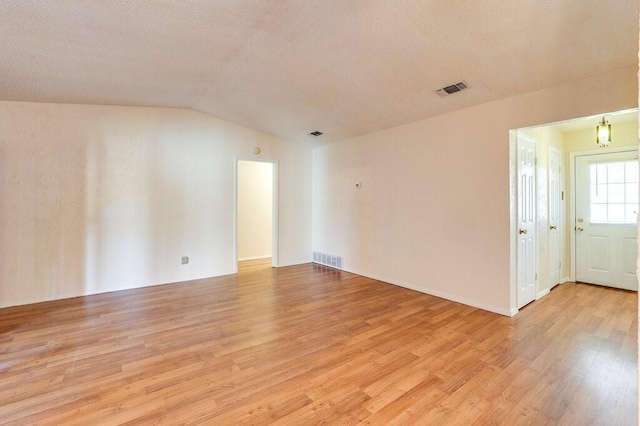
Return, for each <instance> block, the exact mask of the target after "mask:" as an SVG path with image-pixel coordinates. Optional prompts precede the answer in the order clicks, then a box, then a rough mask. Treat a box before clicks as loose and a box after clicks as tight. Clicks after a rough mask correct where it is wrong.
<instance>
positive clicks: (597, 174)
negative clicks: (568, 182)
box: [575, 150, 638, 290]
mask: <svg viewBox="0 0 640 426" xmlns="http://www.w3.org/2000/svg"><path fill="white" fill-rule="evenodd" d="M637 158H638V156H637V153H636V151H635V150H634V151H627V152H611V153H604V154H594V155H582V156H576V157H575V188H576V196H575V212H576V216H575V217H576V222H575V257H576V281H580V282H585V283H591V284H600V285H606V286H610V287H617V288H623V289H628V290H637V289H638V281H637V278H636V274H635V271H636V259H637V256H638V249H637V243H636V239H637V225H636V223H637V219H638V159H637Z"/></svg>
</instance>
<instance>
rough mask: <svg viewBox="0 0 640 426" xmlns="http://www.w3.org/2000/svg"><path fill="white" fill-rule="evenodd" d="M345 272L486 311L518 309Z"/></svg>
mask: <svg viewBox="0 0 640 426" xmlns="http://www.w3.org/2000/svg"><path fill="white" fill-rule="evenodd" d="M342 270H343V271H345V272H350V273H352V274H357V275H362V276H363V277H367V278H371V279H374V280H378V281H382V282H385V283H388V284H392V285H397V286H398V287H403V288H406V289H409V290H413V291H417V292H420V293H424V294H429V295H431V296H436V297H440V298H442V299H447V300H451V301H453V302H457V303H462V304H463V305H467V306H472V307H474V308H478V309H482V310H484V311H489V312H493V313H496V314H500V315H505V316H508V317H512V316H514V315H515V314H516V313H517V312H518V310H517V309H515V312H514V309H503V308H499V307H496V306H491V305H487V304H484V303H478V302H476V301H473V300H469V299H466V298H464V297H460V296H458V295H454V294H450V293H446V292H442V291H437V290H432V289H424V288H420V287H417V286H415V285H412V284H407V283H402V282H399V281H396V280H391V279H389V278H385V277H381V276H378V275H375V274H369V273H363V272H359V271H356V270H353V269H342Z"/></svg>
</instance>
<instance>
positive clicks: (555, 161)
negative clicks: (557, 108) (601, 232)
mask: <svg viewBox="0 0 640 426" xmlns="http://www.w3.org/2000/svg"><path fill="white" fill-rule="evenodd" d="M561 176H562V162H561V158H560V151H557V150H554V149H550V150H549V275H550V276H549V285H550V286H551V288H553V287H554V286H555V285H556V284H559V283H560V279H561V277H560V271H561V269H562V263H561V258H560V253H562V251H561V241H560V235H561V233H560V229H561V224H562V182H561Z"/></svg>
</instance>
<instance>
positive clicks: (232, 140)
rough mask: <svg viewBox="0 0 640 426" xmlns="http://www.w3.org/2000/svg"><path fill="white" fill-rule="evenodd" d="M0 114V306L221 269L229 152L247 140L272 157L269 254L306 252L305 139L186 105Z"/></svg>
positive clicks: (229, 263)
mask: <svg viewBox="0 0 640 426" xmlns="http://www.w3.org/2000/svg"><path fill="white" fill-rule="evenodd" d="M0 117H2V119H1V120H0V307H3V306H12V305H20V304H26V303H33V302H40V301H44V300H53V299H61V298H67V297H73V296H78V295H86V294H93V293H101V292H107V291H114V290H121V289H128V288H134V287H143V286H148V285H155V284H162V283H168V282H178V281H187V280H192V279H198V278H206V277H213V276H218V275H224V274H229V273H232V272H233V271H234V269H235V254H234V244H235V243H234V220H235V218H234V207H233V205H234V191H235V189H234V185H235V182H234V179H235V177H234V170H235V158H236V156H244V157H249V156H252V154H251V150H252V148H253V147H254V146H256V145H257V146H260V147H261V149H262V154H261V155H260V156H259V157H260V158H264V159H269V160H277V161H279V167H280V188H279V189H280V191H279V212H280V229H279V232H280V235H279V237H280V238H279V240H280V246H279V248H280V250H279V255H280V263H281V264H282V265H286V264H294V263H302V262H308V261H310V258H311V256H310V253H311V233H310V230H309V223H310V222H311V196H310V193H309V191H308V188H309V187H310V186H311V172H310V168H311V165H310V163H311V151H310V149H309V148H308V147H304V146H302V145H299V144H295V143H290V142H287V141H284V140H281V139H278V138H275V137H272V136H269V135H265V134H262V133H260V132H257V131H254V130H251V129H247V128H244V127H242V126H238V125H235V124H232V123H229V122H226V121H224V120H220V119H217V118H214V117H212V116H209V115H206V114H202V113H199V112H196V111H193V110H186V109H171V108H142V107H119V106H98V105H69V104H41V103H23V102H5V101H3V102H0ZM182 256H189V258H190V262H189V264H187V265H182V264H181V257H182Z"/></svg>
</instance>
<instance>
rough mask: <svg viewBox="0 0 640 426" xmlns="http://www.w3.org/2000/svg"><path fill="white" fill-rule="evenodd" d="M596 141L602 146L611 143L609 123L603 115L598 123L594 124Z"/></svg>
mask: <svg viewBox="0 0 640 426" xmlns="http://www.w3.org/2000/svg"><path fill="white" fill-rule="evenodd" d="M596 143H597V144H598V146H600V147H603V148H604V147H606V146H609V144H610V143H611V124H609V122H608V121H607V120H605V119H604V117H602V121H601V122H600V124H598V125H597V126H596Z"/></svg>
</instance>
